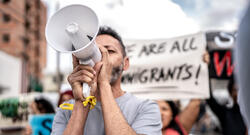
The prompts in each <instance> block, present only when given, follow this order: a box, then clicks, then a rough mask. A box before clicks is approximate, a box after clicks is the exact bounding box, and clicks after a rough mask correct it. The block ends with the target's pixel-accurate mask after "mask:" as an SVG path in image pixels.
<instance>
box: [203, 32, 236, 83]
mask: <svg viewBox="0 0 250 135" xmlns="http://www.w3.org/2000/svg"><path fill="white" fill-rule="evenodd" d="M206 38H207V46H208V51H209V55H210V65H209V75H210V78H216V79H229V78H230V77H231V76H232V75H233V71H234V62H233V58H232V57H233V55H232V52H231V50H232V48H233V46H234V45H235V38H236V32H231V33H229V32H227V33H226V32H208V33H206Z"/></svg>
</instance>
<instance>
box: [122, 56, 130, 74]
mask: <svg viewBox="0 0 250 135" xmlns="http://www.w3.org/2000/svg"><path fill="white" fill-rule="evenodd" d="M128 68H129V58H128V57H127V56H125V58H124V60H123V71H126V70H127V69H128Z"/></svg>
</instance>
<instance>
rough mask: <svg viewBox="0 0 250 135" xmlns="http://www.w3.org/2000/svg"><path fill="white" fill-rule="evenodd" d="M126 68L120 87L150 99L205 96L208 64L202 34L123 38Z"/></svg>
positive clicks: (206, 93)
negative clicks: (128, 61) (173, 36)
mask: <svg viewBox="0 0 250 135" xmlns="http://www.w3.org/2000/svg"><path fill="white" fill-rule="evenodd" d="M125 45H126V47H127V55H128V56H129V58H130V67H129V70H127V71H125V72H124V73H123V77H122V89H124V90H125V91H128V92H131V93H134V94H135V95H137V96H140V97H144V98H152V99H182V98H207V97H209V85H208V84H209V82H208V67H207V64H206V63H204V62H203V58H202V57H203V54H204V53H205V48H206V39H205V35H204V33H197V34H192V35H187V36H182V37H177V38H171V39H159V40H126V41H125Z"/></svg>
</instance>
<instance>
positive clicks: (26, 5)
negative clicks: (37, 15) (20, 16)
mask: <svg viewBox="0 0 250 135" xmlns="http://www.w3.org/2000/svg"><path fill="white" fill-rule="evenodd" d="M30 8H31V7H30V4H28V3H26V4H25V11H26V12H28V11H29V10H30Z"/></svg>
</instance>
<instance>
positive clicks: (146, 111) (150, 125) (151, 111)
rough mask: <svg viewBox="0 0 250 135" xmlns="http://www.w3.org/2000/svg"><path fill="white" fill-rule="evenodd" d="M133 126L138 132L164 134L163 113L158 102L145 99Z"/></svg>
mask: <svg viewBox="0 0 250 135" xmlns="http://www.w3.org/2000/svg"><path fill="white" fill-rule="evenodd" d="M131 126H132V128H133V129H134V130H135V132H136V133H137V134H143V135H162V133H161V128H162V124H161V114H160V109H159V107H158V105H157V103H155V102H153V101H150V100H146V101H144V102H143V103H142V105H141V106H140V108H139V113H138V114H137V116H136V118H135V120H134V122H133V123H132V125H131Z"/></svg>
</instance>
